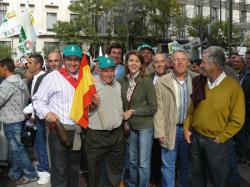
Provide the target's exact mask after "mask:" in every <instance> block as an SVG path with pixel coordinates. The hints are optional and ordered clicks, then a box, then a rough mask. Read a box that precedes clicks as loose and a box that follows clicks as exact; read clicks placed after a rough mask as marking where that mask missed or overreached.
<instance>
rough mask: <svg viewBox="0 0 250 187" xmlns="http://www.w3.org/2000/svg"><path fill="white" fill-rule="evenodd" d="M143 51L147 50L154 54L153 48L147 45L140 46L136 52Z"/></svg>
mask: <svg viewBox="0 0 250 187" xmlns="http://www.w3.org/2000/svg"><path fill="white" fill-rule="evenodd" d="M143 49H148V50H150V51H152V53H154V50H153V48H152V47H151V46H150V45H148V44H142V45H140V46H139V47H138V49H137V50H138V51H141V50H143Z"/></svg>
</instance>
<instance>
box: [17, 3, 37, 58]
mask: <svg viewBox="0 0 250 187" xmlns="http://www.w3.org/2000/svg"><path fill="white" fill-rule="evenodd" d="M36 38H37V35H36V31H35V28H34V17H33V16H32V14H31V13H30V10H29V5H28V3H27V2H26V3H25V8H24V14H23V23H22V26H21V29H20V34H19V43H18V48H17V60H18V59H20V58H22V57H23V56H24V55H26V54H28V53H32V52H33V50H34V48H35V41H36Z"/></svg>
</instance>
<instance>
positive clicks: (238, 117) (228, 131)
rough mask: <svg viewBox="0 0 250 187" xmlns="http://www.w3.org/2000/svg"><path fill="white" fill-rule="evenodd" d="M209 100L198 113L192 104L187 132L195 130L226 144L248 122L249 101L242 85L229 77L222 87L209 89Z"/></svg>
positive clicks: (198, 108)
mask: <svg viewBox="0 0 250 187" xmlns="http://www.w3.org/2000/svg"><path fill="white" fill-rule="evenodd" d="M205 95H206V99H205V100H202V101H201V102H200V103H199V105H198V107H197V108H196V109H194V106H193V104H191V106H190V108H189V112H188V116H187V118H186V120H185V121H184V129H189V128H190V127H192V128H193V129H194V130H195V131H197V132H198V133H200V134H202V135H204V136H207V137H211V138H215V137H216V138H217V139H218V140H219V141H220V142H222V143H223V142H225V141H226V140H228V139H229V138H231V137H232V136H234V135H235V134H236V133H237V132H238V131H239V130H240V129H241V127H242V125H243V123H244V120H245V99H244V94H243V91H242V88H241V86H240V84H239V83H238V82H237V81H235V80H233V79H232V78H230V77H226V78H225V79H224V80H223V81H222V82H221V83H220V84H219V85H218V86H216V87H215V88H213V89H211V90H210V89H209V88H208V85H206V87H205Z"/></svg>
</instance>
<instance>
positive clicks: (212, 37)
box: [188, 16, 241, 48]
mask: <svg viewBox="0 0 250 187" xmlns="http://www.w3.org/2000/svg"><path fill="white" fill-rule="evenodd" d="M209 25H210V27H211V33H208V26H209ZM188 33H189V35H190V36H193V37H200V38H201V40H202V41H204V40H206V39H207V40H209V41H208V42H209V45H219V46H222V47H224V48H227V47H228V42H229V34H228V33H229V22H228V21H222V22H220V21H212V22H211V20H210V18H208V17H200V16H196V17H194V18H192V19H191V22H190V24H189V28H188ZM232 36H233V38H232V43H235V42H237V41H239V39H240V38H241V29H240V27H239V26H238V25H236V24H233V34H232Z"/></svg>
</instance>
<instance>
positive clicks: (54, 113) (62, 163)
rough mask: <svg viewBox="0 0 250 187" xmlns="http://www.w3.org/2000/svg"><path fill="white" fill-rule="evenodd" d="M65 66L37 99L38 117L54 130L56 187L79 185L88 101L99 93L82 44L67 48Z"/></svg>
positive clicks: (48, 78) (44, 84)
mask: <svg viewBox="0 0 250 187" xmlns="http://www.w3.org/2000/svg"><path fill="white" fill-rule="evenodd" d="M63 63H64V67H62V68H61V69H59V70H58V71H57V70H55V71H53V72H51V73H49V74H48V75H47V76H46V77H45V78H44V79H43V81H42V83H41V84H40V86H39V88H38V91H37V92H36V94H35V95H34V97H33V105H34V108H35V110H36V111H37V115H38V116H39V118H40V119H45V121H46V123H47V124H48V125H49V129H50V130H49V137H48V142H49V149H50V159H51V186H52V187H71V186H78V177H79V166H80V148H81V136H80V133H81V126H82V127H84V128H86V127H87V126H88V104H89V103H90V102H91V99H88V98H92V95H91V94H92V93H95V87H94V85H93V77H91V74H90V71H89V67H88V64H87V58H86V56H83V57H82V50H81V48H80V47H79V46H78V45H67V46H65V47H64V50H63ZM76 108H77V109H76Z"/></svg>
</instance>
